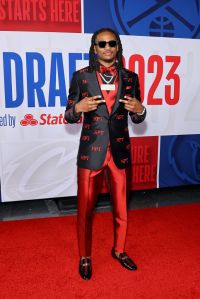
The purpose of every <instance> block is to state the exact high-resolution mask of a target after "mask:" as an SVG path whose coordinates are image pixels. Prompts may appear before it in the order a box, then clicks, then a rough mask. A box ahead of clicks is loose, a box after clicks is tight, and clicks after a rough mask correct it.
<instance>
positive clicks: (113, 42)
mask: <svg viewBox="0 0 200 299" xmlns="http://www.w3.org/2000/svg"><path fill="white" fill-rule="evenodd" d="M82 113H84V121H83V128H82V133H81V137H80V145H79V151H78V158H77V165H78V221H77V222H78V223H77V231H78V245H79V254H80V262H79V273H80V275H81V277H82V278H83V279H90V278H91V276H92V263H91V242H92V241H91V240H92V220H93V210H94V207H95V203H96V199H97V195H98V193H99V190H100V187H101V182H102V179H103V172H104V170H105V169H106V171H107V173H108V178H109V185H110V193H111V198H112V201H113V216H114V246H113V248H112V250H111V255H112V257H113V258H115V259H117V260H118V261H119V262H120V264H121V265H122V266H123V267H125V268H126V269H129V270H136V269H137V266H136V264H135V263H134V262H133V261H132V260H131V258H130V257H129V256H128V255H127V254H126V253H125V252H124V247H125V239H126V231H127V200H126V199H127V191H128V190H127V170H128V169H129V168H130V166H131V155H130V140H129V134H128V123H127V119H128V114H129V115H130V117H131V120H132V121H133V123H140V122H142V121H143V120H144V119H145V116H146V109H145V107H144V106H143V105H142V104H141V98H140V90H139V82H138V76H137V75H136V74H135V73H133V72H131V71H129V70H126V69H124V68H123V62H122V44H121V40H120V38H119V35H118V34H117V33H116V32H115V31H113V30H112V29H110V28H102V29H100V30H98V31H97V32H95V33H94V34H93V36H92V39H91V47H90V52H89V66H88V67H86V68H84V69H81V70H79V71H77V72H75V73H74V75H73V78H72V81H71V86H70V89H69V97H68V103H67V107H66V111H65V119H66V120H67V121H68V122H69V123H75V122H77V121H78V120H79V118H80V116H81V114H82Z"/></svg>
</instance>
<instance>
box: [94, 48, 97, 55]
mask: <svg viewBox="0 0 200 299" xmlns="http://www.w3.org/2000/svg"><path fill="white" fill-rule="evenodd" d="M94 53H95V54H97V50H96V46H94Z"/></svg>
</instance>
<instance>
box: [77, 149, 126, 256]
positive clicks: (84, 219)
mask: <svg viewBox="0 0 200 299" xmlns="http://www.w3.org/2000/svg"><path fill="white" fill-rule="evenodd" d="M105 169H106V170H107V173H108V183H109V188H110V194H111V199H112V203H113V222H114V248H115V250H117V251H118V252H123V251H124V246H125V239H126V232H127V194H128V187H127V175H128V170H127V169H119V168H117V166H116V165H115V163H114V161H113V158H112V154H111V151H110V149H109V148H108V150H107V154H106V159H105V162H104V164H103V166H102V168H100V169H98V170H89V169H84V168H78V220H77V232H78V246H79V254H80V256H91V247H92V222H93V211H94V208H95V204H96V200H97V196H98V194H99V191H100V189H101V186H102V180H103V177H104V170H105Z"/></svg>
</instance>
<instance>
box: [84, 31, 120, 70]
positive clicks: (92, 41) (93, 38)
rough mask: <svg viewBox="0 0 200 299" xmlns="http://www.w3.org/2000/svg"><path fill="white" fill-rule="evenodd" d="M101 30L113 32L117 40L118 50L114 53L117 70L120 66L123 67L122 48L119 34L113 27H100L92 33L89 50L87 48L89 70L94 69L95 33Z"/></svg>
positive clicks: (95, 60)
mask: <svg viewBox="0 0 200 299" xmlns="http://www.w3.org/2000/svg"><path fill="white" fill-rule="evenodd" d="M102 32H110V33H112V34H114V35H115V37H116V40H117V43H118V51H117V55H116V59H117V61H118V63H117V70H120V69H121V68H123V60H122V52H123V49H122V43H121V40H120V37H119V34H118V33H117V32H116V31H114V30H113V29H111V28H101V29H99V30H97V31H96V32H95V33H94V34H93V35H92V38H91V46H90V50H89V70H90V71H91V72H92V71H94V70H96V62H97V59H96V54H95V52H94V46H95V41H96V38H97V35H98V34H100V33H102Z"/></svg>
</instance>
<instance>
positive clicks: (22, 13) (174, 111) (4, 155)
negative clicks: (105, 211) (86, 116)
mask: <svg viewBox="0 0 200 299" xmlns="http://www.w3.org/2000/svg"><path fill="white" fill-rule="evenodd" d="M101 27H110V28H113V29H115V30H117V31H118V32H119V34H120V37H121V40H122V44H123V55H124V61H125V67H126V68H128V69H130V70H132V71H135V72H137V73H138V74H139V78H140V85H141V93H142V99H143V103H144V105H145V106H146V108H147V118H146V120H145V122H143V123H142V124H139V125H137V126H136V125H135V126H133V124H132V123H131V122H130V123H129V131H130V136H131V143H132V163H133V165H132V172H133V176H132V184H131V185H132V190H138V189H150V188H160V187H171V186H179V185H189V184H199V183H200V81H199V74H200V59H199V56H200V1H199V0H196V1H195V0H194V1H192V0H184V1H177V0H174V1H173V0H165V1H164V0H163V1H158V0H146V1H141V0H127V1H126V0H101V1H94V0H84V1H81V0H38V1H33V0H17V1H12V0H0V30H1V31H0V181H1V201H3V202H6V201H20V200H32V199H42V198H55V197H65V196H66V197H67V196H76V194H77V182H76V156H77V149H78V143H79V136H80V131H81V126H82V119H81V120H80V121H79V123H77V124H73V125H72V124H68V123H67V122H66V121H65V120H64V110H65V106H66V102H67V94H68V88H69V84H70V80H71V78H72V74H73V72H74V71H75V70H78V69H80V68H82V67H84V66H86V65H88V50H89V47H90V41H91V36H92V33H93V32H94V31H96V30H97V29H99V28H101ZM106 191H107V187H106V183H105V182H104V185H103V187H102V192H106Z"/></svg>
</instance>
